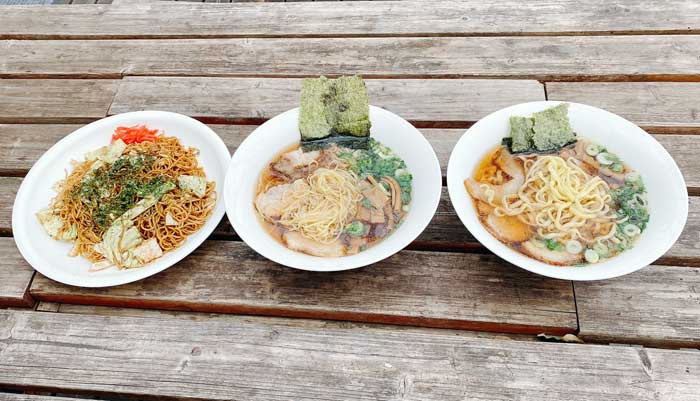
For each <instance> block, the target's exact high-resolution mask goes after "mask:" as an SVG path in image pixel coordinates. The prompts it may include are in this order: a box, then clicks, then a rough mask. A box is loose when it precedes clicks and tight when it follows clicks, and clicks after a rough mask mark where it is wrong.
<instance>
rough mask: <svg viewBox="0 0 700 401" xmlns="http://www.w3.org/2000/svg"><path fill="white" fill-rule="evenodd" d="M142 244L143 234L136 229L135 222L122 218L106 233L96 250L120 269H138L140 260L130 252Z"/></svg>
mask: <svg viewBox="0 0 700 401" xmlns="http://www.w3.org/2000/svg"><path fill="white" fill-rule="evenodd" d="M127 213H128V212H127ZM141 242H143V239H142V238H141V233H140V232H139V230H138V229H137V228H136V227H134V222H132V221H131V220H130V219H128V218H124V216H122V217H120V218H118V219H117V220H115V221H114V223H112V225H111V226H109V228H108V229H107V231H105V235H104V236H103V237H102V243H101V244H99V245H100V246H99V247H97V246H96V247H95V250H96V251H98V252H100V253H101V254H102V256H104V257H105V259H107V260H109V261H110V262H112V263H113V264H115V265H117V266H119V267H138V266H139V265H138V260H136V258H135V257H134V256H133V255H131V254H130V252H129V251H130V250H133V249H134V248H136V247H137V246H139V245H141Z"/></svg>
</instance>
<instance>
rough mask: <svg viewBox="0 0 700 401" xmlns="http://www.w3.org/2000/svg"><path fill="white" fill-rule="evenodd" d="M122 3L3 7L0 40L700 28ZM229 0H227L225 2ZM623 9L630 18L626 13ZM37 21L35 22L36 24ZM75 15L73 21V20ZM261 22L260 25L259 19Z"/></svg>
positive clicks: (645, 4)
mask: <svg viewBox="0 0 700 401" xmlns="http://www.w3.org/2000/svg"><path fill="white" fill-rule="evenodd" d="M144 3H147V2H145V1H130V2H129V3H128V5H125V4H126V3H124V2H123V1H120V2H119V3H118V6H117V3H115V4H113V5H112V6H111V7H110V6H103V7H61V8H59V9H56V8H52V9H48V8H40V7H0V13H2V14H3V15H4V17H5V18H4V20H5V21H7V22H6V23H5V24H3V26H2V27H0V38H23V39H28V38H31V39H48V38H74V39H75V38H137V37H138V38H164V37H178V38H179V37H190V38H191V37H198V38H202V37H243V36H249V37H250V36H257V37H260V36H272V37H275V36H292V37H298V36H406V35H410V36H431V35H434V36H438V35H543V34H555V35H562V34H575V35H577V34H586V35H590V34H610V33H614V34H635V33H637V34H638V33H640V32H644V33H671V32H672V33H697V32H698V31H700V8H698V6H697V3H696V2H694V1H692V0H673V1H668V2H664V3H663V4H662V3H660V2H658V1H650V0H646V1H636V2H632V1H628V2H621V3H618V4H610V2H608V1H605V0H595V1H587V2H581V1H577V0H556V1H552V0H550V1H540V2H535V3H532V4H528V7H522V3H520V2H518V1H515V0H508V1H500V2H498V3H491V2H478V1H468V2H459V1H441V2H435V3H433V4H431V5H430V7H426V6H425V3H424V2H421V1H400V2H399V1H380V2H369V1H368V2H351V3H348V2H342V3H338V2H332V3H323V2H314V3H308V2H307V3H301V4H300V3H297V4H294V3H290V4H274V3H273V4H269V3H267V4H260V3H243V4H241V3H238V4H235V3H234V4H226V5H223V4H222V5H218V6H216V7H211V5H209V4H196V3H182V2H177V3H175V2H167V3H165V4H164V3H163V2H152V3H155V4H144ZM226 3H228V1H226ZM630 16H634V18H631V17H630ZM39 21H41V23H38V22H39ZM73 21H81V23H80V24H75V23H72V22H73ZM260 21H265V23H264V24H261V23H259V22H260Z"/></svg>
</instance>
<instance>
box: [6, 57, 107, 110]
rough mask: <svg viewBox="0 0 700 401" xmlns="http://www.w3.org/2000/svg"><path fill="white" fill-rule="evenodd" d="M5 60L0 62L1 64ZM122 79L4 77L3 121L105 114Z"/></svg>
mask: <svg viewBox="0 0 700 401" xmlns="http://www.w3.org/2000/svg"><path fill="white" fill-rule="evenodd" d="M0 53H1V52H0ZM2 63H3V61H0V65H2ZM118 82H119V81H116V80H109V79H99V80H92V79H81V80H74V79H41V80H33V79H32V80H27V79H3V80H2V81H0V123H4V122H13V123H22V122H34V123H36V122H51V121H61V122H83V121H90V120H94V119H96V118H101V117H104V116H106V115H107V110H108V109H109V105H110V103H111V102H112V99H113V98H114V95H115V93H116V91H117V86H118Z"/></svg>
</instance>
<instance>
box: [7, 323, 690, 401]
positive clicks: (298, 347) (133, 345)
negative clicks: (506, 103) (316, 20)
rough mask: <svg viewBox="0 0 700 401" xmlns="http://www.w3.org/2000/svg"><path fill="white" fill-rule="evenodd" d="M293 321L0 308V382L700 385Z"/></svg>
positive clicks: (224, 393) (650, 352) (324, 394)
mask: <svg viewBox="0 0 700 401" xmlns="http://www.w3.org/2000/svg"><path fill="white" fill-rule="evenodd" d="M305 323H306V322H303V321H301V322H299V323H297V324H293V322H289V323H288V324H278V323H277V320H276V319H268V320H267V322H264V323H263V322H260V321H257V320H256V321H250V320H246V319H245V318H240V319H239V320H238V321H231V320H229V319H226V320H219V319H211V320H207V321H189V320H187V319H174V318H168V319H158V318H129V317H102V316H84V315H81V316H76V315H70V314H61V313H27V312H16V311H0V333H1V334H2V335H0V356H2V358H0V384H2V385H6V386H7V385H11V386H13V387H15V388H20V389H21V388H26V387H32V388H39V389H44V390H48V389H51V390H53V391H64V392H65V391H72V392H83V393H92V392H99V393H100V394H105V395H113V394H115V395H116V394H120V395H125V396H128V397H134V398H138V397H142V396H146V395H148V396H149V398H150V397H153V398H159V399H165V400H174V399H212V400H219V399H221V400H223V399H226V400H230V399H245V400H251V401H254V400H290V399H293V400H300V401H307V400H347V399H356V400H397V399H406V400H424V401H430V400H440V401H451V400H463V399H465V397H467V398H471V399H489V400H507V399H518V400H523V401H528V400H533V401H534V400H537V401H553V400H557V401H558V400H562V399H576V400H581V401H590V400H598V399H615V400H621V401H622V400H630V401H647V400H649V401H650V400H659V399H663V400H668V401H687V400H690V399H693V397H695V396H696V395H697V394H698V392H699V391H700V380H699V379H700V358H698V353H697V351H691V350H688V351H675V350H658V349H643V348H642V349H639V348H632V347H609V346H600V345H581V344H575V345H574V344H553V343H531V342H520V341H506V340H488V339H483V338H478V339H475V338H472V337H471V336H470V335H469V334H468V333H464V334H455V333H446V334H426V333H421V332H414V331H411V330H405V331H401V332H391V331H384V330H375V329H372V328H362V329H361V330H357V329H353V328H342V327H340V328H337V327H321V328H314V327H313V326H312V327H308V326H306V325H305ZM66 355H70V356H71V357H70V358H67V357H66ZM300 378H303V380H300Z"/></svg>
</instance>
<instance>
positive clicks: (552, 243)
mask: <svg viewBox="0 0 700 401" xmlns="http://www.w3.org/2000/svg"><path fill="white" fill-rule="evenodd" d="M544 245H545V246H546V247H547V249H549V250H550V251H563V250H564V249H565V248H564V245H562V244H561V243H560V242H559V241H557V240H555V239H549V238H547V239H545V240H544Z"/></svg>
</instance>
